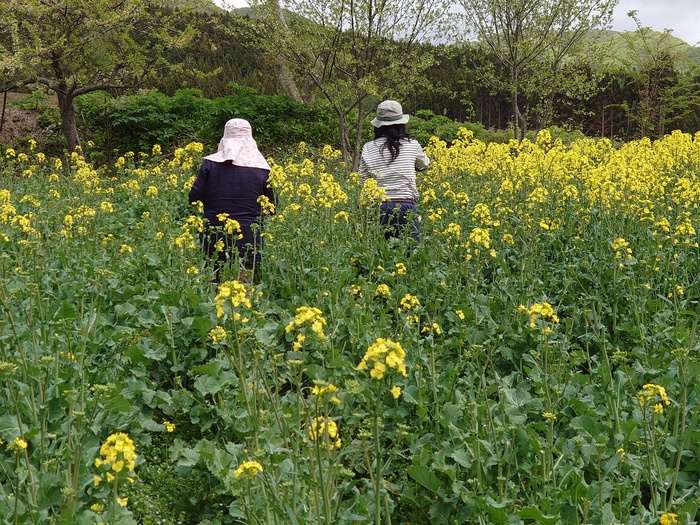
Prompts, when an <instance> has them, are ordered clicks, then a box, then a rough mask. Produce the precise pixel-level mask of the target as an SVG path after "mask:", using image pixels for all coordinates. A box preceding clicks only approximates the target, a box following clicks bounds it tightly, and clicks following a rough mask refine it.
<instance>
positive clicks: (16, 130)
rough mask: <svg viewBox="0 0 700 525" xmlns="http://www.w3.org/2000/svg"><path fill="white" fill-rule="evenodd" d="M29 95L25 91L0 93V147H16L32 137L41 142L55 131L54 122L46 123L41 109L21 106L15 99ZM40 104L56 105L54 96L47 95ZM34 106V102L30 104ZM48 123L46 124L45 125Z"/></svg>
mask: <svg viewBox="0 0 700 525" xmlns="http://www.w3.org/2000/svg"><path fill="white" fill-rule="evenodd" d="M29 96H30V95H28V94H25V93H7V97H5V93H0V122H1V123H2V127H1V128H0V147H1V146H5V147H7V146H9V147H12V148H14V147H17V146H20V145H22V144H24V143H26V141H27V140H29V139H34V140H36V141H37V143H42V142H43V141H44V140H46V139H47V138H48V137H49V136H50V135H53V134H55V133H56V129H55V127H56V126H55V124H48V122H47V120H49V119H47V118H46V116H43V118H42V114H43V111H42V110H41V109H36V108H35V107H22V106H20V105H18V104H17V101H19V100H21V99H25V98H27V97H29ZM38 104H41V105H42V106H56V105H57V104H56V99H55V97H49V98H47V99H46V100H43V101H41V102H39V101H37V106H36V107H39V106H38ZM30 106H34V104H32V105H30ZM47 124H48V125H47Z"/></svg>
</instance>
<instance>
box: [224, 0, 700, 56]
mask: <svg viewBox="0 0 700 525" xmlns="http://www.w3.org/2000/svg"><path fill="white" fill-rule="evenodd" d="M222 1H225V0H219V1H217V2H216V3H218V4H221V3H222ZM228 3H229V4H233V6H234V7H242V6H245V5H248V4H247V2H246V1H245V0H228ZM633 9H636V10H637V17H638V19H639V21H640V22H641V24H642V26H644V27H651V28H652V29H654V30H655V31H663V30H664V29H673V35H674V36H677V37H678V38H681V39H683V40H685V41H686V42H687V43H688V44H690V45H691V46H692V45H695V44H698V45H700V0H619V2H618V4H617V7H616V8H615V14H614V18H613V25H612V29H613V30H615V31H634V30H635V29H636V28H637V27H636V25H635V23H634V20H632V19H631V18H630V17H628V16H627V13H629V12H630V11H631V10H633Z"/></svg>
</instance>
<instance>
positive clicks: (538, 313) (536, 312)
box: [518, 303, 559, 328]
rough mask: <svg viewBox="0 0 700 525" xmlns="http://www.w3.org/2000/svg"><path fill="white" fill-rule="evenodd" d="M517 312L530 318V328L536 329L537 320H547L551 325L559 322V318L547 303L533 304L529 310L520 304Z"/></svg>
mask: <svg viewBox="0 0 700 525" xmlns="http://www.w3.org/2000/svg"><path fill="white" fill-rule="evenodd" d="M518 310H519V311H520V312H522V313H524V314H527V315H529V316H530V328H537V321H538V320H539V319H548V320H549V321H550V322H552V323H558V322H559V317H557V314H556V313H555V312H554V308H552V305H551V304H549V303H535V304H533V305H532V306H530V308H528V307H526V306H524V305H522V304H521V305H520V306H519V307H518Z"/></svg>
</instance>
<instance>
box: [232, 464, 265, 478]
mask: <svg viewBox="0 0 700 525" xmlns="http://www.w3.org/2000/svg"><path fill="white" fill-rule="evenodd" d="M262 472H263V466H262V465H261V464H260V463H258V462H257V461H244V462H243V463H241V464H240V465H239V466H238V468H237V469H236V470H234V471H233V477H234V478H240V477H241V476H247V477H255V476H257V475H258V474H262Z"/></svg>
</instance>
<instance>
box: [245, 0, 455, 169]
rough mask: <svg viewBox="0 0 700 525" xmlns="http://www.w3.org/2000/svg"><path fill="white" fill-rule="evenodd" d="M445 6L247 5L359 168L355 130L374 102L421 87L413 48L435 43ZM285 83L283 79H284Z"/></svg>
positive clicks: (368, 1) (397, 0) (436, 1)
mask: <svg viewBox="0 0 700 525" xmlns="http://www.w3.org/2000/svg"><path fill="white" fill-rule="evenodd" d="M449 4H450V0H412V1H410V2H407V1H405V0H382V1H380V2H377V1H376V0H287V1H286V2H280V1H279V0H253V1H251V5H252V6H253V7H254V9H255V11H256V15H257V16H259V17H261V18H262V19H264V20H266V22H267V24H268V28H269V30H268V36H269V39H270V44H271V46H273V48H274V52H275V53H277V54H279V55H280V56H281V57H282V58H283V59H284V64H285V66H287V67H289V71H290V73H291V77H292V78H298V79H310V80H311V81H312V83H313V86H314V89H315V90H317V91H318V93H320V94H321V95H322V96H323V97H324V98H325V99H326V100H327V101H328V102H329V104H330V105H331V106H332V107H333V109H334V111H335V113H336V115H337V116H338V121H339V130H338V131H339V134H340V142H341V150H342V152H343V158H344V160H345V161H346V162H347V163H348V164H350V162H352V165H353V168H354V169H357V166H358V164H359V155H360V145H361V140H362V128H363V121H364V119H365V117H366V116H367V115H368V114H369V112H371V111H372V110H373V109H374V105H375V103H376V102H377V101H378V100H379V99H381V98H386V97H391V98H398V99H402V98H403V99H406V98H408V97H409V95H410V94H411V92H412V91H413V89H414V88H415V87H416V86H417V85H420V84H422V85H426V84H428V83H429V79H428V78H427V76H426V71H427V69H428V68H429V67H430V65H431V64H432V62H433V58H432V57H431V55H430V54H428V53H425V51H424V49H423V48H422V47H421V46H420V45H418V44H419V43H421V42H424V41H428V40H430V39H431V38H436V36H437V35H438V34H440V33H441V32H442V31H443V29H444V27H445V24H446V23H447V22H448V19H447V18H446V16H445V15H447V14H448V13H449ZM288 79H289V77H288Z"/></svg>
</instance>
